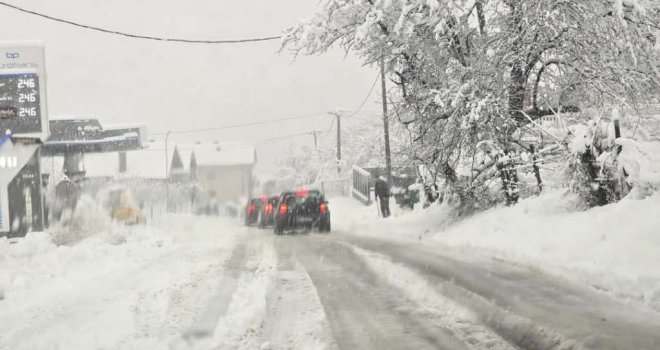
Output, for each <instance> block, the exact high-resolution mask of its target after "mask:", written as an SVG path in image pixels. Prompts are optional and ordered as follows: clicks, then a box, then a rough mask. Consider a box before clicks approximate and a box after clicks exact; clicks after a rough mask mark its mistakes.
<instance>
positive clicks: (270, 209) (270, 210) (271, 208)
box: [264, 203, 273, 214]
mask: <svg viewBox="0 0 660 350" xmlns="http://www.w3.org/2000/svg"><path fill="white" fill-rule="evenodd" d="M264 210H265V211H266V214H270V213H271V212H272V211H273V205H272V204H270V203H268V204H266V208H265V209H264Z"/></svg>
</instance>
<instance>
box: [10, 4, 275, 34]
mask: <svg viewBox="0 0 660 350" xmlns="http://www.w3.org/2000/svg"><path fill="white" fill-rule="evenodd" d="M0 6H5V7H8V8H11V9H14V10H17V11H20V12H23V13H27V14H30V15H34V16H38V17H41V18H45V19H48V20H51V21H55V22H59V23H64V24H68V25H72V26H76V27H79V28H84V29H89V30H93V31H97V32H102V33H106V34H113V35H120V36H124V37H128V38H133V39H145V40H154V41H168V42H177V43H187V44H239V43H249V42H259V41H269V40H277V39H280V38H281V36H280V35H276V36H267V37H261V38H245V39H223V40H203V39H202V40H200V39H181V38H167V37H157V36H150V35H140V34H132V33H127V32H122V31H117V30H112V29H106V28H101V27H96V26H92V25H87V24H82V23H77V22H73V21H70V20H66V19H63V18H58V17H53V16H50V15H47V14H44V13H40V12H37V11H32V10H28V9H25V8H22V7H18V6H16V5H12V4H10V3H6V2H4V1H0Z"/></svg>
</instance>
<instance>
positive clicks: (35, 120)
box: [0, 73, 41, 132]
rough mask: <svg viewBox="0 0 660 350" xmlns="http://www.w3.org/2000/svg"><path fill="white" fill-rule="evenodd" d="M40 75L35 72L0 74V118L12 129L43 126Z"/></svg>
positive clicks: (27, 130) (32, 128) (24, 130)
mask: <svg viewBox="0 0 660 350" xmlns="http://www.w3.org/2000/svg"><path fill="white" fill-rule="evenodd" d="M39 102H40V101H39V77H38V76H37V74H34V73H22V74H4V75H0V119H3V120H5V121H6V122H9V121H10V120H12V121H11V122H10V123H11V124H13V125H12V126H13V128H12V131H15V132H30V131H32V130H38V129H39V127H40V126H41V115H40V104H39ZM5 124H6V123H5Z"/></svg>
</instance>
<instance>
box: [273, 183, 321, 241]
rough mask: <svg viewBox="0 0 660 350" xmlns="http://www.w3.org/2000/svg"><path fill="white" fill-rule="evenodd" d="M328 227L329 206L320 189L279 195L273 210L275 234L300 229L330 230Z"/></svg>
mask: <svg viewBox="0 0 660 350" xmlns="http://www.w3.org/2000/svg"><path fill="white" fill-rule="evenodd" d="M330 227H331V226H330V208H329V207H328V202H327V201H326V200H325V198H324V197H323V194H322V193H321V192H320V191H318V190H298V191H295V192H284V193H282V195H281V196H280V201H279V203H278V205H277V211H276V212H275V223H274V232H275V234H276V235H281V234H284V233H285V232H291V231H297V230H301V229H302V230H304V231H307V232H308V231H311V230H313V229H317V230H318V231H319V232H330Z"/></svg>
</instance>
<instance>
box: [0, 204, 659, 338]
mask: <svg viewBox="0 0 660 350" xmlns="http://www.w3.org/2000/svg"><path fill="white" fill-rule="evenodd" d="M182 222H183V224H182ZM0 290H2V291H3V293H2V294H0V295H2V297H1V298H0V324H1V325H2V327H0V349H163V348H170V349H582V348H584V349H659V348H660V332H658V329H660V314H658V313H657V312H654V311H650V309H645V308H642V307H640V306H639V305H635V304H624V303H621V302H620V301H617V300H613V299H611V298H610V297H609V296H607V295H605V294H602V293H598V292H596V291H593V290H592V289H590V288H589V287H587V286H583V285H576V284H572V283H570V282H568V281H565V280H561V279H558V278H555V277H552V276H549V275H546V274H545V273H543V272H541V271H538V270H537V269H533V268H529V267H524V266H519V265H513V264H510V263H506V262H503V261H499V260H494V259H488V258H484V257H481V255H466V254H465V253H464V252H462V251H458V250H457V251H453V250H452V251H440V250H438V249H437V247H436V246H433V245H428V244H426V245H425V244H421V243H415V242H409V243H405V242H401V241H391V240H383V239H379V238H377V237H373V236H363V235H355V234H354V232H349V231H346V230H344V231H343V232H342V230H341V229H340V231H339V232H333V233H331V234H329V235H319V234H299V235H289V236H275V235H273V234H272V232H271V231H270V230H259V229H256V228H245V227H242V226H240V225H239V224H237V223H236V222H234V221H227V220H225V219H213V218H185V217H183V218H177V219H176V220H173V221H171V222H163V223H160V224H158V225H154V226H151V227H147V228H143V229H140V228H135V229H130V230H128V231H127V232H124V231H122V230H119V232H114V233H103V234H98V235H95V236H92V237H90V238H87V239H85V240H83V241H82V242H80V243H78V244H76V245H73V246H68V247H67V246H54V245H52V243H50V241H49V239H48V237H47V236H46V235H35V236H33V237H28V238H26V239H25V240H23V241H20V242H18V243H16V244H11V245H10V244H8V243H6V244H4V245H0Z"/></svg>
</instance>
